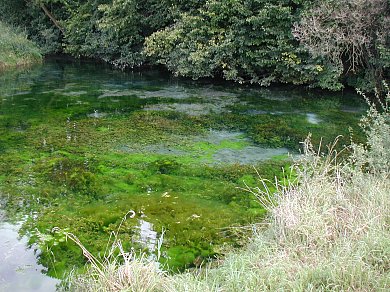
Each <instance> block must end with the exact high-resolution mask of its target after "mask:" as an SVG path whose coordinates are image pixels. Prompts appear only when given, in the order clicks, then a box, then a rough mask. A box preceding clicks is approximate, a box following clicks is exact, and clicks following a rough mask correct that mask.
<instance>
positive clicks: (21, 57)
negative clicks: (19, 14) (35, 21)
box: [0, 22, 42, 71]
mask: <svg viewBox="0 0 390 292" xmlns="http://www.w3.org/2000/svg"><path fill="white" fill-rule="evenodd" d="M41 60H42V55H41V54H40V51H39V49H38V48H37V46H36V45H35V44H34V43H33V42H31V41H29V40H28V39H27V38H26V37H25V36H24V35H23V34H22V33H20V32H15V31H14V30H13V29H12V28H10V27H9V26H7V25H6V24H4V23H2V22H0V71H2V70H4V69H7V68H12V67H18V66H25V65H30V64H33V63H38V62H40V61H41Z"/></svg>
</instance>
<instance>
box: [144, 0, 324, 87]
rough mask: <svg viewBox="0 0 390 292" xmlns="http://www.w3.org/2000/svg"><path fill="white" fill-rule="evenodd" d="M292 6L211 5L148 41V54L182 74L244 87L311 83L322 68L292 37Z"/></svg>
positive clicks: (254, 1)
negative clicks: (220, 77) (230, 82)
mask: <svg viewBox="0 0 390 292" xmlns="http://www.w3.org/2000/svg"><path fill="white" fill-rule="evenodd" d="M294 17H295V16H294V14H293V11H292V7H291V6H289V1H282V2H281V1H271V2H270V1H260V0H248V1H234V0H232V1H216V0H215V1H209V2H207V4H206V5H205V6H204V7H202V8H201V9H199V10H197V11H195V12H193V13H188V14H182V16H181V18H180V19H179V20H178V21H177V22H176V23H175V25H174V26H171V27H167V28H165V29H164V30H161V31H158V32H156V33H154V34H152V35H151V36H150V37H148V38H147V39H146V42H145V54H146V55H148V56H149V57H151V58H153V59H154V60H155V61H156V62H157V63H160V64H163V65H165V66H167V67H168V68H169V69H170V70H171V71H173V72H174V73H175V74H177V75H183V76H188V77H192V78H195V79H196V78H200V77H212V76H222V77H223V78H225V79H227V80H234V81H238V82H240V83H243V82H250V83H259V84H262V85H269V84H270V83H271V82H289V83H295V84H302V83H310V82H312V81H313V80H314V78H315V76H316V75H318V74H319V72H320V71H321V70H319V68H320V67H319V66H321V63H316V62H315V61H314V60H308V56H307V54H306V53H305V52H304V51H303V50H301V49H299V48H298V47H297V45H296V42H295V41H294V38H293V36H292V34H291V29H290V28H291V26H292V23H293V21H294Z"/></svg>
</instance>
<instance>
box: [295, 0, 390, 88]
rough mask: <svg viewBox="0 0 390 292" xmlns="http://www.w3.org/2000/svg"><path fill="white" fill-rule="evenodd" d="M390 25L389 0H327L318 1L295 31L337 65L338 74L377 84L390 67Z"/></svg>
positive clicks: (356, 81)
mask: <svg viewBox="0 0 390 292" xmlns="http://www.w3.org/2000/svg"><path fill="white" fill-rule="evenodd" d="M389 29H390V10H389V4H388V1H387V0H327V1H316V2H315V3H314V4H313V6H312V8H311V9H308V10H307V11H306V12H305V13H304V14H303V16H302V18H301V20H300V21H299V22H297V23H296V24H295V26H294V30H293V32H294V36H295V37H296V38H297V39H298V40H299V41H300V42H301V44H302V45H303V46H304V47H305V48H306V49H308V50H309V51H310V53H311V54H312V55H313V56H315V57H318V56H320V57H324V58H325V59H326V60H327V61H328V62H329V67H333V68H336V70H335V72H336V74H335V76H334V77H335V78H337V79H338V80H340V81H341V78H343V77H345V78H348V80H349V81H350V83H352V84H353V85H355V86H356V85H358V86H362V85H363V84H364V83H366V85H365V86H366V87H368V88H373V87H375V85H376V86H378V85H379V84H380V82H379V81H380V80H381V79H384V78H386V76H385V74H386V72H385V68H386V67H387V68H388V67H389V63H388V62H389V59H387V60H386V58H385V56H386V55H388V54H389V45H390V42H389V38H390V35H389ZM372 83H375V84H374V85H373V84H372Z"/></svg>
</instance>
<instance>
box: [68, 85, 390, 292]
mask: <svg viewBox="0 0 390 292" xmlns="http://www.w3.org/2000/svg"><path fill="white" fill-rule="evenodd" d="M385 87H386V86H385ZM386 101H387V102H389V101H390V94H389V93H387V97H386ZM370 106H371V107H370V109H369V110H368V112H367V115H366V116H365V117H363V118H362V120H361V127H362V129H363V130H364V132H365V134H366V136H367V144H365V145H362V144H354V143H352V145H351V146H350V149H349V150H350V151H351V154H350V156H349V158H348V159H346V160H342V161H339V160H338V156H339V152H337V151H336V150H334V149H335V148H334V147H333V146H334V145H333V146H329V147H328V149H327V150H328V151H325V152H327V153H328V154H326V155H325V154H323V152H322V151H323V150H321V149H320V150H315V149H314V148H313V146H312V144H311V142H310V138H308V139H307V140H306V141H305V144H304V145H305V155H304V158H303V159H302V160H300V161H299V163H297V165H296V167H295V170H296V171H297V173H298V184H290V185H288V186H284V184H278V183H276V189H277V191H276V192H274V193H270V192H263V191H260V188H248V191H249V192H252V194H253V195H255V196H256V197H257V198H258V199H259V200H260V201H261V202H262V204H263V205H264V207H266V209H267V211H268V214H269V215H268V218H267V219H266V220H265V221H264V222H262V223H261V224H258V225H254V226H253V230H254V233H253V237H252V239H251V240H250V241H249V243H248V245H247V247H246V248H245V249H243V250H241V251H239V252H233V253H232V254H230V255H229V256H227V257H226V258H223V259H220V261H219V266H218V267H214V268H212V267H208V266H205V267H202V268H199V269H196V270H195V271H190V272H185V273H183V274H176V275H168V274H166V273H165V272H163V271H161V270H160V269H159V268H158V266H157V265H156V264H155V263H154V262H153V261H148V260H147V258H146V257H139V256H135V255H134V254H129V253H126V252H125V251H124V250H123V249H122V248H121V243H120V241H116V240H115V241H114V243H113V245H112V249H111V250H110V252H109V253H107V254H106V255H108V256H106V257H105V258H104V259H103V260H101V261H100V260H98V259H97V258H95V257H94V256H93V255H92V254H90V253H88V251H87V250H85V248H84V247H83V246H82V243H81V242H79V241H78V240H77V238H75V237H74V235H70V234H68V236H69V238H70V239H71V240H73V241H75V242H76V243H77V244H78V245H79V246H80V247H82V248H83V252H84V255H86V256H87V258H88V260H89V264H88V266H87V267H86V273H85V274H81V275H77V274H73V275H70V276H69V277H68V279H67V282H66V283H64V287H63V288H64V290H67V291H69V290H70V291H282V290H284V291H313V290H315V291H382V290H383V291H386V290H389V289H390V269H389V262H390V261H389V259H390V249H389V247H390V226H389V222H390V215H389V214H390V200H389V199H390V198H389V196H390V179H389V174H390V151H389V149H390V123H389V121H390V109H389V106H388V104H382V107H383V108H382V109H381V110H380V111H378V110H377V109H376V108H375V106H374V105H373V104H370ZM336 140H337V139H336ZM335 143H337V141H336V142H335ZM118 254H119V255H118Z"/></svg>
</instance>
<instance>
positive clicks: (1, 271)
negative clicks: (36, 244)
mask: <svg viewBox="0 0 390 292" xmlns="http://www.w3.org/2000/svg"><path fill="white" fill-rule="evenodd" d="M19 228H20V224H18V225H13V224H10V223H6V222H0V291H36V292H39V291H41V292H50V291H55V289H56V284H58V283H59V281H58V280H56V279H53V278H50V277H48V276H46V275H44V274H42V273H41V271H42V270H44V267H43V266H41V265H39V264H37V254H36V253H35V251H34V250H33V249H31V248H28V247H27V238H26V237H22V238H19V235H18V230H19Z"/></svg>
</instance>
